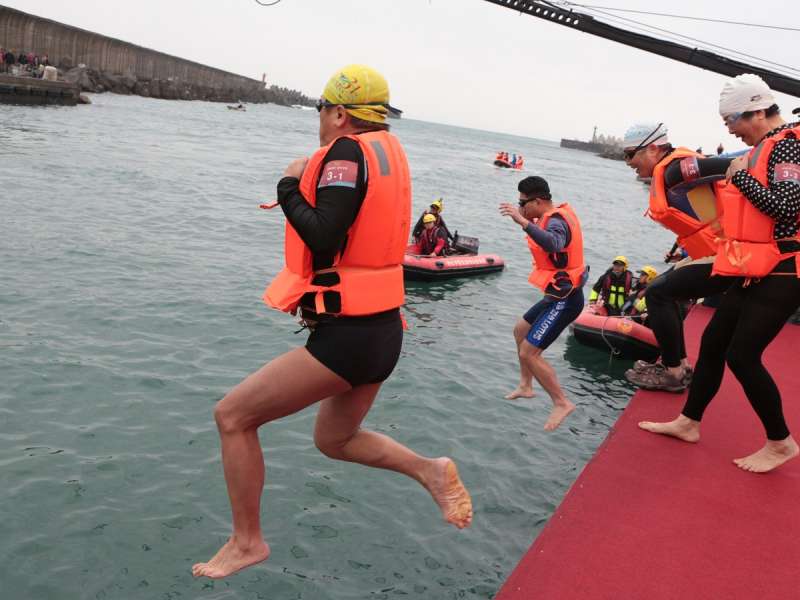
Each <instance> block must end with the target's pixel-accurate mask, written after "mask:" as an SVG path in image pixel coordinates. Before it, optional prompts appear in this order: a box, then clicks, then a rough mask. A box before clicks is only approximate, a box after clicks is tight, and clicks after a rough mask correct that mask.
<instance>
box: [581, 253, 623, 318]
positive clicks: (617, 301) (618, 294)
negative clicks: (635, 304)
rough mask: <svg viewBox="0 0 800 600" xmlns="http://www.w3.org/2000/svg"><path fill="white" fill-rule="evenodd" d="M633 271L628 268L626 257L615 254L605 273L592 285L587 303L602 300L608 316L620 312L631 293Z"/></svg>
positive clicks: (617, 314) (616, 314)
mask: <svg viewBox="0 0 800 600" xmlns="http://www.w3.org/2000/svg"><path fill="white" fill-rule="evenodd" d="M632 284H633V273H631V272H630V271H629V270H628V259H627V258H625V257H624V256H617V257H615V258H614V260H613V262H612V263H611V268H609V269H608V270H607V271H606V272H605V273H603V274H602V275H601V276H600V277H599V278H598V279H597V281H596V282H595V284H594V285H593V286H592V292H591V293H590V294H589V304H597V302H598V300H602V302H603V308H605V311H606V314H607V315H609V316H612V317H613V316H619V315H620V314H622V306H623V305H624V304H625V300H626V299H627V298H628V295H629V294H630V293H631V286H632Z"/></svg>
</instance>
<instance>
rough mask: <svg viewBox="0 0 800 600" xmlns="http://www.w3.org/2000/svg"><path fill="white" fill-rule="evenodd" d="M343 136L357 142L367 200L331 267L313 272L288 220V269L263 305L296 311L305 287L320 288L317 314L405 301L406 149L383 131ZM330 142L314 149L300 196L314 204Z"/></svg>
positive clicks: (366, 310)
mask: <svg viewBox="0 0 800 600" xmlns="http://www.w3.org/2000/svg"><path fill="white" fill-rule="evenodd" d="M345 137H349V138H350V139H352V140H355V141H356V142H358V145H359V146H360V148H361V151H362V152H363V153H364V157H365V158H366V161H367V174H368V177H367V191H366V195H365V197H364V202H363V203H362V205H361V209H360V210H359V212H358V215H357V216H356V219H355V221H354V222H353V224H352V225H351V226H350V229H349V231H348V232H347V242H346V245H345V248H344V251H343V252H342V253H341V254H340V255H339V256H338V257H337V259H336V260H335V261H334V265H333V266H332V267H331V268H329V269H322V270H320V271H317V272H314V271H313V267H312V264H313V263H312V253H311V250H310V249H309V247H308V246H306V244H305V242H303V240H302V238H301V237H300V235H299V234H298V233H297V231H296V230H295V229H294V227H292V226H291V224H290V223H289V222H288V221H287V222H286V238H285V250H284V256H285V259H286V266H285V267H284V269H283V270H282V271H281V272H280V273H279V274H278V275H277V277H275V279H273V280H272V282H271V283H270V285H269V287H267V289H266V291H265V292H264V302H266V303H267V304H268V305H269V306H271V307H272V308H277V309H278V310H282V311H285V312H291V313H292V314H294V313H295V312H296V310H297V306H298V304H299V302H300V298H301V297H302V296H303V295H304V294H306V293H308V292H315V306H314V309H315V310H316V312H317V313H318V314H336V315H347V316H358V315H369V314H374V313H378V312H382V311H385V310H389V309H392V308H397V307H398V306H401V305H402V304H403V302H404V300H405V295H404V294H405V288H404V286H403V255H404V253H405V249H406V240H407V239H408V232H409V224H410V218H411V177H410V175H409V171H408V161H407V159H406V155H405V152H404V151H403V148H402V146H400V142H399V141H398V140H397V138H396V137H395V136H393V135H392V134H390V133H388V132H385V131H380V132H369V133H362V134H359V135H349V136H345ZM335 141H336V140H334V142H335ZM332 144H333V142H331V144H329V145H328V146H324V147H322V148H320V149H319V150H317V151H316V152H315V153H314V154H313V156H312V157H311V158H310V159H309V161H308V164H307V165H306V169H305V171H304V172H303V177H302V178H301V179H300V193H301V194H302V196H303V198H305V200H306V201H307V202H308V203H309V204H310V205H311V206H316V204H317V182H318V180H319V177H320V171H321V169H322V163H323V159H324V158H325V155H326V154H327V152H328V150H329V149H330V146H331V145H332ZM322 282H324V285H323V284H322ZM337 308H338V310H337Z"/></svg>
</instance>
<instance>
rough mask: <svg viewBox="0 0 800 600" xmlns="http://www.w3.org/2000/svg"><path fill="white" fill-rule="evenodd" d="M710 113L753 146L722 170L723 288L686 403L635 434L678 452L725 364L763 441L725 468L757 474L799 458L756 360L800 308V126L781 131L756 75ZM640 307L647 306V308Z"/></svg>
mask: <svg viewBox="0 0 800 600" xmlns="http://www.w3.org/2000/svg"><path fill="white" fill-rule="evenodd" d="M719 112H720V116H721V117H722V120H723V122H724V123H725V125H726V126H727V127H728V131H729V132H730V133H731V134H733V135H734V136H736V137H738V138H739V139H741V140H742V141H743V142H744V143H746V144H748V145H749V146H752V147H753V148H752V149H751V151H750V152H749V153H748V154H747V155H746V156H743V157H739V158H736V159H734V160H733V161H732V162H731V164H730V167H729V168H728V182H727V183H725V184H724V185H723V186H722V190H721V192H722V198H723V202H724V207H725V212H724V214H723V215H722V228H723V232H724V234H723V235H722V236H721V239H720V244H719V248H718V252H717V254H716V256H715V257H714V265H713V273H714V274H715V276H716V277H721V278H724V279H726V280H729V281H730V282H731V285H730V286H729V289H728V290H727V292H726V293H725V295H724V296H723V297H722V298H721V300H720V304H719V306H718V307H717V309H716V311H715V312H714V316H713V317H712V318H711V321H710V322H709V324H708V326H707V327H706V329H705V331H704V332H703V337H702V341H701V345H700V353H699V356H698V359H697V365H696V370H695V374H694V378H693V380H692V385H691V387H690V389H689V395H688V397H687V399H686V403H685V405H684V407H683V410H682V411H681V414H680V415H679V416H678V417H677V418H676V419H674V420H673V421H670V422H667V423H656V422H650V421H644V422H642V423H640V424H639V426H640V427H642V428H643V429H646V430H647V431H651V432H654V433H661V434H665V435H670V436H673V437H677V438H679V439H681V440H684V441H687V442H696V441H698V440H699V439H700V421H701V420H702V418H703V414H704V412H705V409H706V407H707V406H708V405H709V403H710V402H711V401H712V400H713V398H714V397H715V396H716V394H717V392H718V391H719V387H720V384H721V382H722V376H723V373H724V370H725V365H726V364H727V365H728V367H729V368H730V370H731V371H732V372H733V374H734V376H735V377H736V379H737V380H738V381H739V383H741V385H742V388H743V389H744V391H745V394H746V396H747V399H748V400H749V401H750V404H751V406H752V407H753V410H754V411H755V412H756V414H757V416H758V418H759V420H760V421H761V424H762V426H763V428H764V430H765V433H766V442H765V444H764V446H763V447H762V448H761V449H759V450H758V451H756V452H755V453H753V454H750V455H748V456H745V457H743V458H738V459H735V460H734V463H735V464H736V465H737V466H738V467H739V468H741V469H743V470H745V471H750V472H755V473H765V472H767V471H771V470H773V469H775V468H777V467H779V466H780V465H782V464H783V463H785V462H786V461H788V460H790V459H792V458H794V457H796V456H797V455H798V454H800V448H798V445H797V443H796V442H795V440H794V438H793V437H792V435H791V433H790V431H789V429H788V427H787V425H786V421H785V419H784V417H783V410H782V408H781V396H780V391H779V390H778V387H777V386H776V384H775V381H774V380H773V379H772V377H771V376H770V374H769V372H768V371H767V370H766V368H765V367H764V364H763V362H762V358H761V357H762V354H763V353H764V351H765V350H766V348H767V346H768V345H769V344H770V343H771V342H772V340H773V339H774V338H775V337H776V336H777V335H778V333H779V332H780V330H781V329H782V328H783V326H784V324H785V323H786V321H787V319H788V318H789V317H790V316H791V315H792V314H793V313H794V312H795V311H796V310H797V308H798V307H800V238H798V229H800V123H798V122H794V123H786V122H785V121H784V120H783V118H782V117H781V115H780V109H779V108H778V106H777V104H775V98H774V96H773V94H772V91H771V90H770V89H769V87H768V86H767V84H766V83H765V82H764V81H763V80H762V79H761V78H760V77H758V76H757V75H751V74H746V75H739V76H737V77H734V78H731V79H729V80H728V81H727V82H726V83H725V85H724V87H723V89H722V93H721V94H720V100H719ZM649 303H650V302H649V299H648V305H649Z"/></svg>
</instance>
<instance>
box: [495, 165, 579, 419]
mask: <svg viewBox="0 0 800 600" xmlns="http://www.w3.org/2000/svg"><path fill="white" fill-rule="evenodd" d="M517 189H518V190H519V208H518V207H516V206H514V205H513V204H509V203H503V204H501V205H500V213H501V214H502V215H504V216H507V217H511V219H513V221H514V222H515V223H518V224H519V225H520V226H522V229H524V230H525V233H526V234H527V238H526V239H527V242H528V247H529V248H530V251H531V254H532V255H533V271H532V272H531V274H530V277H528V281H529V282H530V283H531V284H532V285H534V286H536V287H538V288H539V289H541V290H542V292H544V298H542V299H541V300H540V301H539V302H537V303H536V304H534V305H533V306H532V307H531V308H530V309H529V310H528V312H526V313H525V315H524V316H523V317H522V319H520V320H519V321H517V324H516V325H515V326H514V339H515V340H516V342H517V354H518V356H519V386H517V389H515V390H514V391H513V392H511V393H510V394H508V395H507V396H506V398H508V399H509V400H512V399H514V398H531V397H533V387H532V378H534V377H535V378H536V381H538V382H539V385H541V386H542V387H543V388H544V390H545V391H546V392H547V393H548V394H549V395H550V399H551V400H552V401H553V409H552V410H551V411H550V416H549V417H548V419H547V422H546V423H545V426H544V428H545V430H546V431H553V430H554V429H556V428H557V427H558V426H559V425H561V422H562V421H563V420H564V419H565V418H566V417H567V416H568V415H569V414H570V413H571V412H572V411H573V410H575V405H574V404H573V403H572V402H570V401H569V400H567V397H566V396H565V395H564V392H563V390H562V389H561V386H560V385H559V383H558V377H557V376H556V372H555V371H554V370H553V367H551V366H550V365H549V364H548V362H547V361H546V360H545V359H544V357H543V356H542V353H543V352H544V350H545V349H546V348H547V347H548V346H549V345H550V344H552V343H553V342H554V341H555V340H556V338H557V337H558V336H559V335H560V334H561V332H562V331H563V330H564V328H565V327H566V326H567V325H569V324H570V323H572V322H573V321H574V320H575V319H576V318H577V317H578V315H579V314H580V313H581V311H582V310H583V286H584V284H585V283H586V279H587V278H588V276H589V272H588V269H587V268H586V266H585V264H584V262H583V234H582V233H581V225H580V221H578V217H577V215H576V214H575V211H573V210H572V208H571V207H570V206H569V204H566V203H565V204H560V205H558V206H553V200H552V197H551V196H550V186H548V185H547V182H546V181H545V180H544V179H542V178H541V177H535V176H534V177H526V178H525V179H523V180H522V181H520V182H519V185H518V187H517Z"/></svg>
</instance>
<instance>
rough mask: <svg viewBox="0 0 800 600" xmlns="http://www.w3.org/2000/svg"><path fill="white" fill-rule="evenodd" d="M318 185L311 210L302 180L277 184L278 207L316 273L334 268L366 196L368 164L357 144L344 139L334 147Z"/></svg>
mask: <svg viewBox="0 0 800 600" xmlns="http://www.w3.org/2000/svg"><path fill="white" fill-rule="evenodd" d="M316 185H317V204H316V206H311V205H310V204H309V203H308V202H307V201H306V199H305V198H303V195H302V194H301V193H300V189H299V188H300V180H298V179H297V178H296V177H284V178H283V179H281V180H280V181H279V182H278V203H279V204H280V205H281V208H282V209H283V213H284V214H285V215H286V219H287V220H288V221H289V223H291V225H292V227H294V228H295V229H296V230H297V233H298V234H299V235H300V237H301V238H302V240H303V242H305V244H306V245H307V246H308V247H309V248H310V249H311V252H312V254H313V256H314V259H313V268H314V270H315V271H316V270H319V269H326V268H328V267H330V266H332V265H333V262H334V258H335V257H336V255H337V254H338V253H339V252H341V251H342V250H343V249H344V245H345V243H346V240H347V231H348V230H349V229H350V226H351V225H352V224H353V222H354V221H355V219H356V216H357V215H358V211H359V210H360V209H361V203H362V202H363V201H364V196H365V195H366V190H367V169H366V161H365V160H364V153H363V152H362V151H361V148H360V147H359V145H358V143H357V142H356V141H355V140H351V139H349V138H341V139H339V140H337V141H336V142H335V143H334V144H333V146H331V148H330V150H328V153H327V154H326V155H325V158H324V159H323V161H322V167H321V168H320V177H319V179H318V180H317V184H316Z"/></svg>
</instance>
